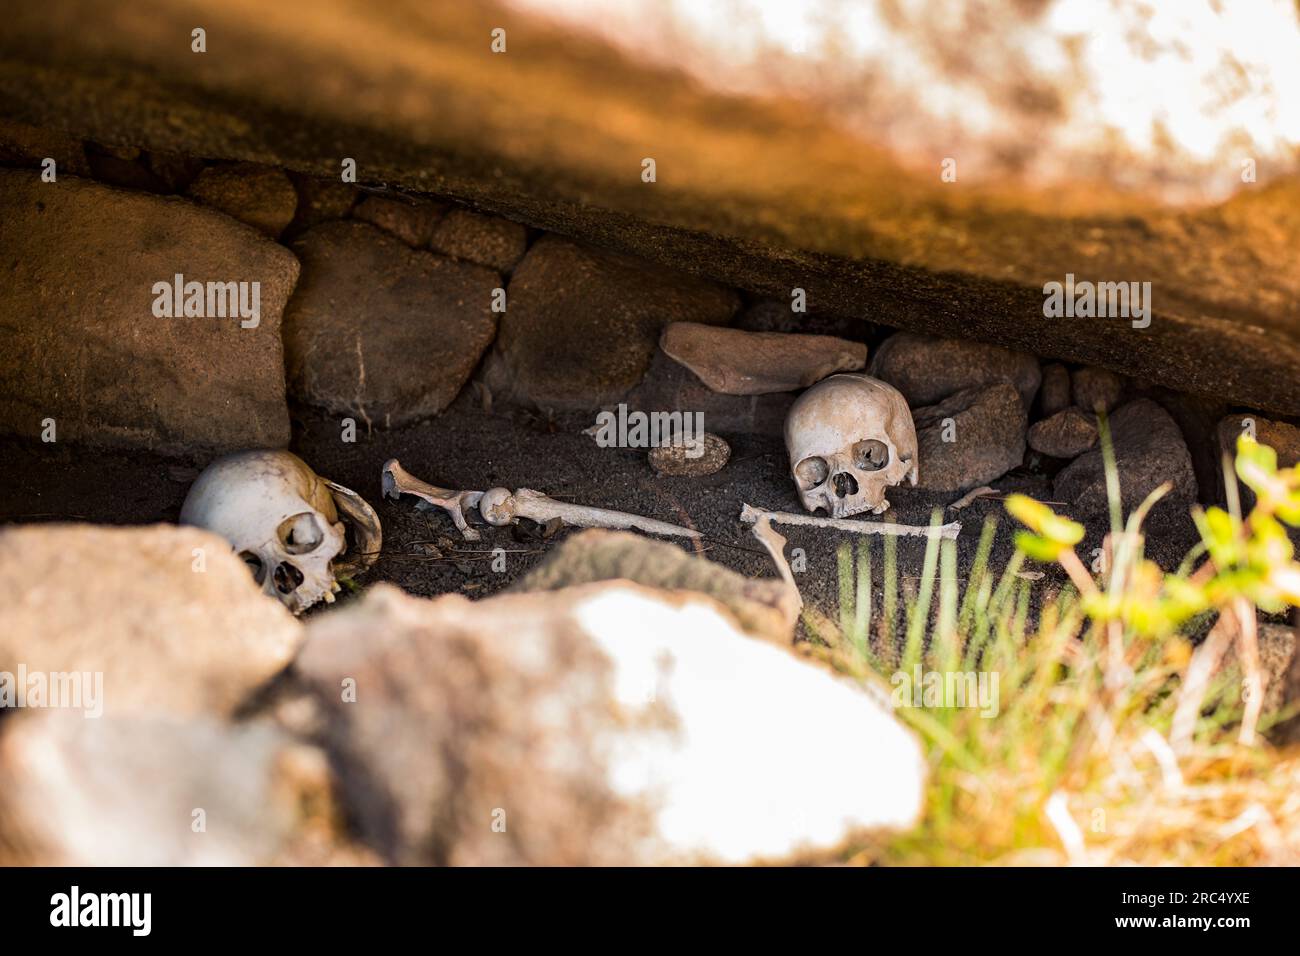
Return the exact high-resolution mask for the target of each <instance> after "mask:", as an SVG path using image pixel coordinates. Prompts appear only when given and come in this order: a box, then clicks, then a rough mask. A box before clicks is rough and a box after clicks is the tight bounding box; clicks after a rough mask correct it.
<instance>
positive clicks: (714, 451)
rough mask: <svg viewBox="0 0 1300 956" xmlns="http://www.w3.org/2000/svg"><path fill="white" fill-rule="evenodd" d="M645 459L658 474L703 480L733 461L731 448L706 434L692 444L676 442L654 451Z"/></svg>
mask: <svg viewBox="0 0 1300 956" xmlns="http://www.w3.org/2000/svg"><path fill="white" fill-rule="evenodd" d="M646 457H647V458H648V459H649V461H650V467H651V468H653V469H654V471H655V474H656V475H670V476H677V477H683V478H702V477H704V476H705V475H713V474H717V473H718V472H719V471H721V470H722V469H723V468H725V467H726V464H727V461H728V459H730V458H731V446H730V445H728V444H727V443H726V442H725V441H723V440H722V439H721V438H719V437H718V436H717V435H711V434H709V433H708V432H705V433H704V435H703V436H702V437H697V438H696V439H693V440H692V441H690V442H673V443H672V444H670V445H658V446H656V447H654V448H651V449H650V451H649V452H648V453H647V455H646Z"/></svg>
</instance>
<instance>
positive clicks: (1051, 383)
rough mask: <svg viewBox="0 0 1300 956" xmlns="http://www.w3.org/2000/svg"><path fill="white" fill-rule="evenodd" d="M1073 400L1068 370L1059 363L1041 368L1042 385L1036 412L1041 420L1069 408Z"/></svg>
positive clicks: (1052, 363)
mask: <svg viewBox="0 0 1300 956" xmlns="http://www.w3.org/2000/svg"><path fill="white" fill-rule="evenodd" d="M1073 401H1074V398H1073V397H1072V396H1071V393H1070V370H1069V369H1067V368H1066V367H1065V366H1064V365H1062V364H1061V363H1060V362H1051V363H1049V364H1047V365H1044V366H1043V384H1042V386H1041V387H1040V388H1039V390H1038V411H1039V414H1040V415H1042V417H1043V418H1051V417H1052V416H1053V415H1055V414H1056V413H1057V412H1063V411H1065V410H1066V409H1067V408H1069V407H1070V405H1071V403H1072V402H1073Z"/></svg>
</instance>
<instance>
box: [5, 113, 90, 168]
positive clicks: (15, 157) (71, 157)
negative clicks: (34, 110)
mask: <svg viewBox="0 0 1300 956" xmlns="http://www.w3.org/2000/svg"><path fill="white" fill-rule="evenodd" d="M46 159H52V160H54V173H55V176H56V179H55V182H58V178H57V177H62V176H65V175H67V176H89V175H90V163H89V162H88V161H87V160H86V151H85V149H83V148H82V145H81V141H80V140H76V139H73V138H72V137H70V136H65V135H64V134H62V133H60V132H58V131H57V130H52V129H40V128H39V127H36V126H28V125H27V124H25V123H13V122H10V121H9V120H0V163H4V164H13V165H15V166H24V167H29V168H32V169H40V168H41V163H42V162H43V161H44V160H46Z"/></svg>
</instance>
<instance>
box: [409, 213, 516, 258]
mask: <svg viewBox="0 0 1300 956" xmlns="http://www.w3.org/2000/svg"><path fill="white" fill-rule="evenodd" d="M429 248H430V249H432V250H433V251H434V252H441V253H442V254H443V255H445V256H451V257H452V258H453V259H466V260H468V261H469V262H477V263H478V264H479V265H484V266H490V267H491V268H493V269H496V270H497V271H498V272H509V271H510V270H511V269H513V268H514V267H515V266H516V265H518V264H519V260H520V259H522V258H523V257H524V252H525V251H527V249H528V230H527V229H526V228H525V227H523V226H521V225H520V224H519V223H517V222H511V221H510V220H509V219H502V218H500V217H499V216H481V215H479V214H478V213H474V212H470V211H469V210H468V209H452V210H451V211H450V212H448V213H447V215H446V217H445V218H444V219H443V220H442V222H440V223H438V226H437V228H436V229H434V231H433V236H432V238H431V239H430V241H429Z"/></svg>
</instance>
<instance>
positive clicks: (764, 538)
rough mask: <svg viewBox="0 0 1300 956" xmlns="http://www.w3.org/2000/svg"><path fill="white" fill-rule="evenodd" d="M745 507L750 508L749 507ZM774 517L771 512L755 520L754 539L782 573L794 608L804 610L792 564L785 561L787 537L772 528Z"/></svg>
mask: <svg viewBox="0 0 1300 956" xmlns="http://www.w3.org/2000/svg"><path fill="white" fill-rule="evenodd" d="M745 507H746V508H748V507H749V505H746V506H745ZM773 517H774V514H773V513H772V512H770V511H763V512H759V513H758V514H757V516H756V517H755V519H754V528H753V531H754V537H755V538H757V539H758V540H759V542H760V543H761V544H762V545H763V547H764V548H766V549H767V553H768V555H769V556H770V557H771V558H772V563H774V564H775V565H776V569H777V571H779V572H780V573H781V580H782V581H784V582H785V586H786V589H787V591H788V592H789V593H790V595H791V596H792V597H793V599H794V606H795V607H796V608H802V607H803V595H802V594H800V593H799V586H798V585H797V584H795V583H794V572H792V571H791V570H790V563H789V562H788V561H786V559H785V543H786V542H785V536H784V535H782V534H781V532H779V531H777V530H776V529H775V528H773V527H772V518H773ZM742 518H743V514H742Z"/></svg>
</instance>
